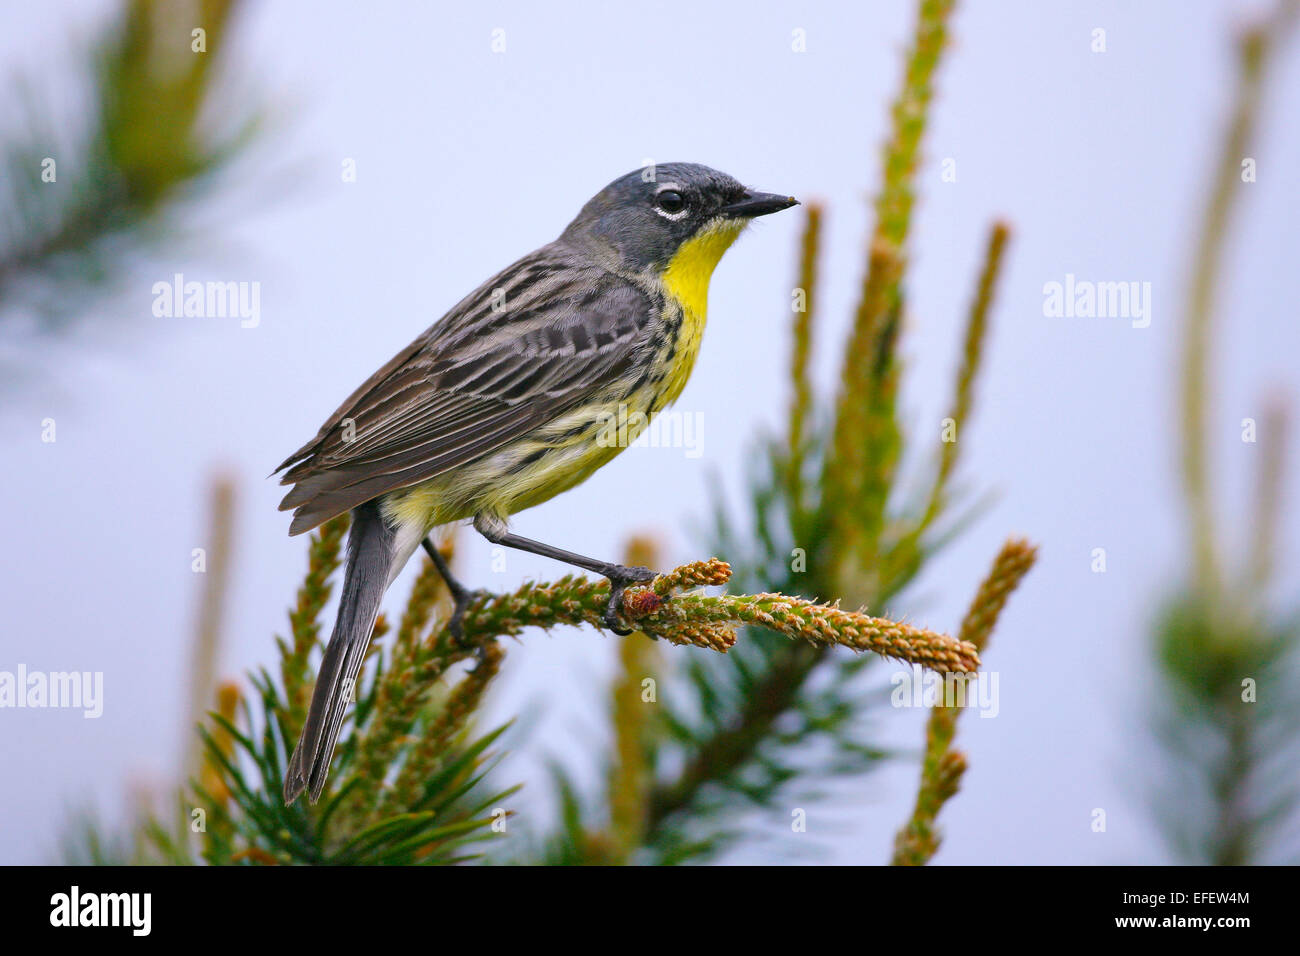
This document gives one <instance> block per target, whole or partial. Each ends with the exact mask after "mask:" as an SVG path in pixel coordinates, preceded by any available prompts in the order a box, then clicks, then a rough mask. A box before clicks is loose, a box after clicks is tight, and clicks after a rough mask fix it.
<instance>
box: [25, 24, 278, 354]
mask: <svg viewBox="0 0 1300 956" xmlns="http://www.w3.org/2000/svg"><path fill="white" fill-rule="evenodd" d="M236 7H237V3H236V2H235V0H192V2H190V3H164V2H162V0H130V2H128V3H127V4H126V5H125V13H124V15H123V16H122V18H121V20H120V21H119V23H118V24H117V25H116V26H115V27H114V28H113V29H112V30H111V32H110V33H109V35H108V36H107V37H106V38H105V39H104V40H103V41H102V42H101V44H100V46H99V48H98V49H97V51H96V52H95V87H94V90H93V93H92V98H93V104H94V113H93V115H92V116H90V117H89V118H88V119H87V121H86V124H85V127H84V128H83V129H81V130H78V131H76V132H75V133H73V134H72V135H65V136H63V137H62V138H61V141H60V142H59V143H57V144H56V143H55V142H54V138H53V135H52V134H49V133H48V132H44V131H37V130H35V129H33V130H32V131H30V132H29V134H28V135H29V141H28V142H23V143H19V144H15V145H12V146H10V147H8V149H7V155H6V156H4V157H3V160H2V161H0V169H2V170H3V172H4V176H3V179H5V180H7V181H8V183H9V184H10V188H9V190H8V195H7V196H0V223H3V229H2V230H0V305H2V306H10V305H12V304H13V303H14V301H15V300H16V299H17V298H18V294H19V292H20V290H21V291H22V292H24V293H35V292H38V291H40V290H41V287H42V286H43V284H47V283H55V284H57V288H56V289H49V290H46V291H47V293H48V294H46V295H44V296H33V297H32V298H33V301H34V302H35V303H36V304H37V305H38V307H39V308H40V309H42V310H43V311H44V320H45V323H46V324H45V327H46V328H48V329H51V330H54V329H58V328H60V327H61V324H62V323H63V322H64V321H65V314H66V313H68V312H69V311H70V304H71V302H70V296H71V293H72V292H74V291H86V290H88V289H90V288H91V287H93V286H95V285H97V284H99V283H102V282H103V281H104V280H106V279H107V278H109V277H110V276H112V275H113V274H114V273H116V272H118V271H120V270H121V267H122V265H123V263H124V262H125V261H126V260H127V259H128V258H129V257H130V256H131V255H133V254H135V253H137V252H139V251H142V250H144V249H145V248H147V247H149V246H156V245H158V244H159V243H160V241H161V239H162V238H163V236H164V235H165V233H166V231H167V229H168V227H170V226H171V225H172V224H173V221H174V219H175V213H177V212H178V211H179V210H180V208H181V207H182V206H184V205H186V204H187V203H191V202H193V201H194V200H196V199H197V198H198V197H199V196H200V195H201V194H202V192H203V190H204V188H205V187H207V186H209V185H210V184H211V183H212V181H213V179H214V177H215V175H216V173H217V172H218V171H219V170H221V169H222V168H223V167H224V166H225V165H227V164H228V162H229V161H230V159H231V158H232V157H233V156H234V155H235V154H236V153H237V152H239V151H240V150H241V149H242V148H244V147H245V146H246V145H247V144H248V143H249V142H250V140H251V139H252V137H253V136H254V134H255V132H256V130H257V128H258V125H259V117H258V116H257V115H256V114H252V113H245V114H244V115H243V116H236V120H235V121H234V122H233V123H231V122H227V123H223V124H222V132H220V133H218V132H214V131H213V130H212V129H211V125H212V124H211V123H210V120H211V115H210V114H212V113H213V112H214V111H213V109H212V107H213V104H214V102H217V101H218V100H220V99H221V96H222V93H221V89H220V85H219V84H218V82H217V80H216V79H214V76H215V74H216V73H217V71H218V67H217V64H218V61H220V60H221V59H223V58H224V54H225V47H226V43H225V41H226V39H227V36H228V32H229V29H230V23H231V20H232V19H233V14H234V11H235V9H236ZM198 29H201V30H203V31H205V35H204V37H203V38H202V40H201V41H200V40H199V39H195V38H194V37H192V35H191V31H192V30H198ZM200 44H201V45H202V47H203V49H201V50H196V49H194V47H195V46H198V45H200ZM223 112H224V113H225V114H226V115H231V111H230V110H229V109H226V110H224V111H223ZM29 113H30V114H32V115H39V111H37V110H35V109H34V108H33V109H31V110H29ZM47 163H53V164H54V165H53V166H50V167H49V168H48V169H47V166H46V164H47ZM51 174H52V175H53V178H49V177H50V175H51ZM3 319H4V314H3V312H0V321H3Z"/></svg>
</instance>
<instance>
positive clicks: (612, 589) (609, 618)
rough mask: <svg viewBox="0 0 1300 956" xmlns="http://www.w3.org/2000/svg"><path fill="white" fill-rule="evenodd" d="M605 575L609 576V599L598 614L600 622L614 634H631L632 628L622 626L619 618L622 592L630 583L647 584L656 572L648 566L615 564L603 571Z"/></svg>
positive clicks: (621, 608) (654, 576)
mask: <svg viewBox="0 0 1300 956" xmlns="http://www.w3.org/2000/svg"><path fill="white" fill-rule="evenodd" d="M605 577H607V578H609V600H608V601H607V602H606V603H605V611H604V613H602V614H601V616H600V620H601V623H603V624H604V625H605V626H606V627H607V628H609V629H610V630H611V631H613V632H614V633H615V634H624V635H626V634H631V633H632V628H630V627H624V626H623V623H622V621H621V620H620V619H619V612H620V611H622V610H623V592H624V591H626V590H627V587H628V585H630V584H649V583H650V582H651V581H653V580H654V579H655V578H656V577H658V574H657V573H656V572H654V571H651V570H650V569H649V568H641V567H635V568H627V567H624V566H623V565H621V564H616V565H614V566H613V567H611V568H610V569H609V571H607V572H606V573H605Z"/></svg>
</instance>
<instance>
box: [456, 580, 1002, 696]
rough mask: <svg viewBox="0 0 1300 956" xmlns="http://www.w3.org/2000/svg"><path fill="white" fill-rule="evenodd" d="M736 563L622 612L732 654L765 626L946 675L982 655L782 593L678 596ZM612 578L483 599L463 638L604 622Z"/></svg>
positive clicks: (642, 596)
mask: <svg viewBox="0 0 1300 956" xmlns="http://www.w3.org/2000/svg"><path fill="white" fill-rule="evenodd" d="M730 577H731V567H730V566H729V565H728V564H727V563H726V562H725V561H719V560H718V559H717V558H711V559H709V560H707V561H696V562H693V563H691V564H685V565H682V566H681V567H679V568H675V569H674V570H672V571H669V572H667V573H665V574H661V575H660V576H659V577H657V578H655V580H654V581H652V582H651V584H650V585H649V586H648V587H643V588H629V589H628V591H627V593H626V595H625V596H624V601H623V616H624V617H625V618H626V619H627V621H628V623H630V624H632V625H633V626H635V627H636V628H638V629H639V630H641V631H644V632H645V633H646V634H650V635H652V636H655V637H661V638H663V639H664V640H666V641H668V642H669V643H671V644H682V645H690V646H694V647H703V648H709V649H712V650H715V651H721V652H724V653H725V652H726V651H727V650H728V649H729V648H730V647H731V646H732V645H733V644H734V643H735V641H736V635H735V629H736V628H737V627H740V626H742V625H747V626H754V627H761V628H765V629H767V630H769V631H774V632H776V633H778V634H782V635H784V636H786V637H790V638H798V639H802V640H805V641H808V642H809V643H812V644H819V645H828V646H831V645H835V646H840V647H846V648H849V649H850V650H855V651H873V652H874V653H876V654H879V655H881V656H883V657H891V658H895V659H897V660H901V661H907V662H910V663H914V664H921V665H922V666H925V667H929V668H931V669H933V670H936V671H939V672H941V673H947V672H949V671H953V672H969V671H974V670H976V669H977V668H978V667H979V654H978V652H977V651H976V650H975V648H974V647H973V646H972V645H971V644H970V643H969V642H966V641H955V640H953V639H952V638H951V637H949V636H947V635H946V634H939V633H937V632H935V631H930V630H926V629H925V628H920V627H913V626H912V625H910V624H905V623H901V622H897V621H891V620H887V619H885V618H879V617H871V616H870V615H867V614H864V613H862V612H860V611H846V610H844V609H842V608H839V607H836V606H833V605H828V604H817V603H815V602H813V601H807V600H804V599H803V598H797V597H790V596H788V595H784V594H766V593H765V594H721V595H716V596H713V595H706V594H701V593H698V592H689V593H678V592H680V591H681V590H682V589H685V588H698V587H703V586H708V585H721V584H725V583H726V582H727V581H728V580H729V579H730ZM608 597H609V582H607V581H600V582H593V581H589V580H587V579H586V578H578V577H573V576H568V577H565V578H561V579H560V580H559V581H557V582H555V583H553V584H527V585H524V586H523V587H521V588H519V589H518V590H517V591H515V592H513V593H512V594H506V595H491V596H487V597H480V598H479V599H478V600H477V601H475V602H474V603H472V604H471V605H470V606H469V608H468V609H467V610H466V612H465V619H464V633H465V641H464V643H465V644H466V645H469V646H473V645H475V644H477V643H478V642H480V641H484V640H495V639H496V638H498V637H505V636H515V635H518V634H519V633H521V632H522V631H523V630H524V628H526V627H542V628H550V627H555V626H557V625H561V624H571V625H574V624H590V625H592V626H593V627H597V628H598V627H600V626H601V614H602V613H603V611H604V607H605V603H606V601H607V600H608Z"/></svg>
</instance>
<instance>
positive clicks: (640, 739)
mask: <svg viewBox="0 0 1300 956" xmlns="http://www.w3.org/2000/svg"><path fill="white" fill-rule="evenodd" d="M625 559H626V560H625V563H626V564H628V565H629V566H633V567H636V566H641V567H649V568H654V567H658V566H659V564H660V557H659V549H658V548H657V547H656V546H655V543H654V541H653V540H652V539H650V538H648V537H638V538H633V539H632V540H631V541H630V542H629V543H628V547H627V554H626V555H625ZM660 657H661V655H660V653H659V648H658V645H657V644H656V643H655V642H654V641H653V640H652V639H651V638H650V636H649V635H647V634H646V633H645V632H644V631H634V632H633V633H631V634H629V635H628V636H627V637H625V638H624V639H623V640H622V641H620V642H619V645H618V660H619V672H618V677H617V679H616V680H615V682H614V685H613V687H612V688H611V691H610V709H611V719H612V723H613V726H614V751H613V761H612V766H611V767H610V768H609V800H608V802H609V841H608V842H609V854H608V855H609V857H610V858H611V859H612V860H613V861H617V862H620V863H626V862H628V860H629V859H630V858H631V855H632V853H633V851H635V849H636V848H637V847H638V846H640V845H641V840H642V839H643V837H644V835H645V826H646V816H647V812H648V802H649V798H650V785H651V783H652V782H653V780H654V756H653V755H654V741H655V730H656V728H655V724H654V708H652V707H650V706H648V705H649V704H651V703H654V702H655V701H656V700H657V699H658V698H657V683H658V682H657V676H656V675H657V672H658V670H659V667H660V665H661V660H660ZM647 684H649V685H650V686H651V687H654V688H655V692H654V693H653V694H652V695H651V696H650V697H649V699H647V696H646V690H647Z"/></svg>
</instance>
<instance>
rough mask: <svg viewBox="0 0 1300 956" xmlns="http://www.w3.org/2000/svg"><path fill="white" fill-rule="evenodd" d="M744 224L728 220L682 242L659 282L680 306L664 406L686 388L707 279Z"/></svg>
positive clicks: (700, 330) (701, 325)
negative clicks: (679, 316) (680, 324)
mask: <svg viewBox="0 0 1300 956" xmlns="http://www.w3.org/2000/svg"><path fill="white" fill-rule="evenodd" d="M745 225H746V223H745V221H744V220H739V219H727V220H723V221H721V222H720V223H719V224H717V225H710V226H706V227H705V228H704V229H702V230H701V231H700V232H698V233H696V234H695V235H694V236H692V237H691V238H690V239H688V240H686V241H685V242H684V243H682V246H681V248H680V249H678V250H677V253H676V255H674V256H673V257H672V260H671V261H669V263H668V268H667V269H665V270H664V274H663V276H662V277H661V279H660V281H661V282H662V283H663V286H664V290H665V291H666V292H667V293H668V295H669V297H670V298H671V299H672V300H673V301H674V302H676V303H677V304H678V305H680V306H681V307H682V312H683V313H684V314H683V316H682V326H681V329H680V330H679V331H678V334H677V350H676V355H675V356H674V360H673V368H672V371H670V372H669V373H668V378H667V383H666V384H667V388H666V389H665V396H664V399H665V401H664V403H665V404H667V403H668V402H672V401H674V400H675V399H676V398H677V396H678V395H680V394H681V391H682V389H683V388H685V387H686V380H687V379H688V378H689V377H690V374H691V369H692V368H693V367H694V365H695V356H696V354H698V352H699V350H700V339H701V338H702V337H703V335H704V322H705V319H706V318H707V316H708V311H709V279H711V278H712V277H713V270H714V268H716V267H717V265H718V262H719V260H721V259H722V254H723V253H724V252H726V251H727V249H729V248H730V247H731V244H732V243H733V242H735V241H736V237H737V236H739V235H740V233H741V230H742V229H744V228H745Z"/></svg>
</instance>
